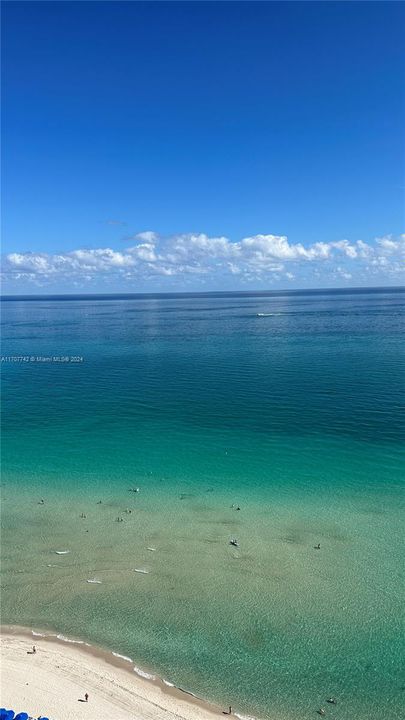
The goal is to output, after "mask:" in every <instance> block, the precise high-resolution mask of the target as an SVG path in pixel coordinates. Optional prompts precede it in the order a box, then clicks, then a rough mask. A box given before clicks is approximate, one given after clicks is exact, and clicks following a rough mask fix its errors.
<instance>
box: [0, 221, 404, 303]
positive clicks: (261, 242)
mask: <svg viewBox="0 0 405 720" xmlns="http://www.w3.org/2000/svg"><path fill="white" fill-rule="evenodd" d="M128 243H129V245H128V247H126V248H124V249H122V248H121V249H119V250H118V249H113V248H111V247H104V248H103V247H99V248H78V249H76V250H72V251H70V252H64V253H54V254H49V253H40V252H22V253H19V252H12V253H9V254H7V255H5V256H4V257H3V262H2V278H3V293H7V292H15V293H25V292H27V293H28V292H32V293H35V292H38V291H45V292H58V291H63V292H69V291H75V292H76V291H79V290H82V291H87V292H97V291H106V292H108V291H109V292H114V291H122V292H136V291H140V292H145V291H148V290H150V291H164V290H167V291H175V290H221V289H231V290H237V289H249V288H251V289H254V288H266V287H270V288H282V287H291V288H292V287H296V288H298V287H313V288H316V287H332V286H335V287H337V286H342V287H345V286H354V285H360V286H362V285H363V286H364V285H384V284H386V285H400V284H401V283H403V282H404V279H405V234H402V235H399V236H397V237H394V236H392V235H386V236H384V237H378V238H375V239H374V240H373V241H370V242H364V241H363V240H356V241H354V242H349V241H348V240H347V239H343V240H337V241H330V242H316V243H313V244H312V245H308V246H304V245H303V244H302V243H290V242H289V240H288V238H287V237H286V236H284V235H271V234H269V235H261V234H259V235H253V236H249V237H245V238H243V239H241V240H239V241H231V240H230V239H229V238H227V237H223V236H219V237H210V236H208V235H206V234H204V233H195V234H194V233H185V234H178V235H172V236H168V237H161V236H159V235H158V234H157V233H155V232H153V231H151V230H147V231H143V232H139V233H137V234H136V235H134V236H132V237H131V238H129V239H128Z"/></svg>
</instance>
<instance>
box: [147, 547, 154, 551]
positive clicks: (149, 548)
mask: <svg viewBox="0 0 405 720" xmlns="http://www.w3.org/2000/svg"><path fill="white" fill-rule="evenodd" d="M146 549H147V550H149V552H156V548H153V547H147V548H146Z"/></svg>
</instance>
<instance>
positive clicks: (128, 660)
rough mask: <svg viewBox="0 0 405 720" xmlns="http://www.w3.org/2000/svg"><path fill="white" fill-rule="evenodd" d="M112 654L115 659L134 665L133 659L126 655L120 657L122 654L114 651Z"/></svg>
mask: <svg viewBox="0 0 405 720" xmlns="http://www.w3.org/2000/svg"><path fill="white" fill-rule="evenodd" d="M112 654H113V655H114V657H117V658H121V660H125V661H126V662H129V663H131V664H132V663H133V660H132V658H130V657H127V656H126V655H120V653H116V652H113V651H112Z"/></svg>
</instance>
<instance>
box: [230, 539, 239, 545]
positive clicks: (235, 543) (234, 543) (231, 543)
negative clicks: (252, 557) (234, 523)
mask: <svg viewBox="0 0 405 720" xmlns="http://www.w3.org/2000/svg"><path fill="white" fill-rule="evenodd" d="M229 544H230V545H233V546H234V547H239V543H238V541H237V540H235V538H234V539H233V540H230V541H229Z"/></svg>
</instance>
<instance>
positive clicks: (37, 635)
mask: <svg viewBox="0 0 405 720" xmlns="http://www.w3.org/2000/svg"><path fill="white" fill-rule="evenodd" d="M31 632H32V634H33V635H35V637H46V635H45V634H44V633H39V632H35V630H31Z"/></svg>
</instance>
